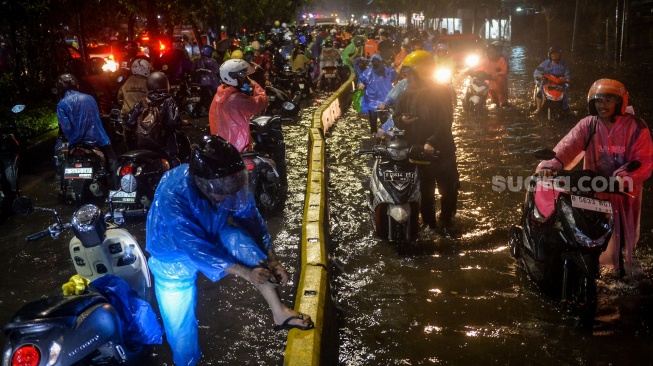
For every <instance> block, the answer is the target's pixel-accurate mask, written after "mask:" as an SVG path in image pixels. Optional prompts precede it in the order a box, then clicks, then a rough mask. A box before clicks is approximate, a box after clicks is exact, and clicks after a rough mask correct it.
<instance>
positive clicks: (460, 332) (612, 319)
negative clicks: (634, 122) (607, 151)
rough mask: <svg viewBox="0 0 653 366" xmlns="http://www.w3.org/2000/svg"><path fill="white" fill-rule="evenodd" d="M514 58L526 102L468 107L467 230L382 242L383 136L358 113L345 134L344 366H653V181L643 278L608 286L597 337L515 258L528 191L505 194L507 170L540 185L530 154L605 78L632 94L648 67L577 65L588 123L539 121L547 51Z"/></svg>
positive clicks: (576, 82) (341, 226) (337, 201)
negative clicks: (375, 212)
mask: <svg viewBox="0 0 653 366" xmlns="http://www.w3.org/2000/svg"><path fill="white" fill-rule="evenodd" d="M504 54H506V55H507V56H509V58H510V68H511V73H510V74H509V77H510V98H511V99H510V101H511V103H512V104H513V107H512V108H510V109H502V110H493V111H490V112H489V114H488V116H486V117H472V116H467V115H463V114H462V108H461V107H460V106H458V108H456V112H455V122H454V126H453V132H454V137H455V139H456V144H457V151H458V161H459V171H460V176H461V177H460V180H461V189H460V195H459V202H458V215H457V218H456V224H455V229H454V230H453V232H452V233H449V234H446V233H444V234H443V233H442V232H441V231H440V232H436V233H430V234H424V233H422V234H421V236H420V237H419V238H418V240H417V242H416V243H415V244H414V245H412V246H411V247H410V249H409V250H408V253H407V254H403V253H402V254H399V253H398V251H397V250H396V248H395V247H394V245H392V244H390V243H388V242H386V241H384V240H381V239H379V238H377V237H375V236H374V234H373V229H372V224H371V221H370V219H369V217H368V209H367V206H366V205H367V203H366V197H367V181H368V179H369V175H370V174H371V169H370V167H371V159H372V158H370V157H368V156H365V157H359V156H357V155H355V151H356V150H357V149H359V148H360V147H361V143H362V142H363V141H365V140H366V139H369V135H368V132H367V131H368V129H369V128H368V127H367V119H366V118H364V117H363V116H359V115H357V114H356V113H352V112H350V113H349V114H348V115H347V116H346V117H345V118H344V119H343V120H341V121H339V122H338V124H337V125H336V128H335V129H334V131H332V133H331V138H330V139H329V140H328V162H329V187H330V188H332V189H331V190H330V191H329V194H330V197H329V199H330V211H331V238H332V247H333V250H332V253H331V255H332V269H333V273H332V274H333V276H332V278H333V282H332V285H333V288H334V292H335V302H336V307H337V309H338V310H339V314H340V317H339V361H340V364H341V365H428V364H452V365H474V364H485V365H510V364H520V365H521V364H530V365H547V364H569V365H609V364H614V365H619V364H624V365H625V364H651V362H653V348H652V347H651V345H652V341H653V336H652V334H651V330H652V329H651V326H653V316H652V315H651V314H652V313H653V301H652V300H653V297H652V293H651V289H652V286H651V284H652V283H651V274H652V272H653V268H652V267H653V253H652V249H653V240H652V234H651V229H652V228H653V222H652V221H651V220H650V219H647V214H648V217H650V213H651V210H650V208H648V207H651V202H653V192H651V182H648V184H647V186H646V190H645V192H644V195H645V202H644V207H645V209H644V213H643V217H644V219H643V220H642V238H641V239H640V244H639V246H638V248H637V251H636V253H635V259H636V265H635V271H634V273H633V274H631V275H630V276H629V277H628V278H626V279H625V280H623V281H621V280H616V279H614V278H607V277H605V278H604V279H602V280H600V281H599V301H600V303H599V306H598V314H597V319H596V320H597V321H596V325H595V326H594V329H593V331H591V332H583V331H581V330H579V329H577V328H576V327H575V321H574V319H573V318H572V317H571V316H570V315H568V314H567V313H565V312H563V311H562V310H560V309H559V308H558V307H557V306H556V304H555V303H554V302H553V301H551V300H549V299H548V298H546V297H545V296H543V295H541V294H540V293H539V292H538V290H537V288H536V287H535V286H534V285H533V284H531V283H530V282H529V280H528V278H527V276H526V275H525V272H524V271H523V270H522V269H521V268H519V266H518V265H517V264H516V262H515V260H514V259H513V258H512V257H511V256H510V254H509V251H508V247H507V239H508V229H509V227H510V225H512V224H517V223H518V220H519V212H520V205H521V203H522V202H523V199H524V191H521V192H508V191H504V192H497V191H495V190H494V189H493V187H492V177H494V176H503V177H508V176H513V177H526V176H528V175H529V173H531V172H532V171H533V170H534V169H535V166H536V165H537V163H538V161H536V160H535V159H534V158H533V157H532V156H531V155H530V152H532V151H534V150H536V149H539V148H542V147H553V146H555V144H556V142H557V141H558V140H559V139H560V138H561V137H562V136H563V135H564V134H565V133H566V132H567V131H568V130H569V129H570V128H571V127H572V126H573V125H574V124H575V122H577V121H578V120H579V119H580V117H582V116H584V115H585V113H586V112H585V111H586V106H585V103H586V102H585V100H586V99H585V98H586V93H587V90H588V89H589V86H590V85H591V84H592V82H594V80H596V79H599V78H601V77H614V78H617V79H620V80H622V81H623V82H624V83H625V84H626V86H627V87H630V86H631V85H633V84H634V83H635V82H636V81H637V78H636V77H633V76H634V75H637V71H636V70H633V69H627V68H624V69H618V68H615V67H614V66H613V65H612V64H610V63H609V62H597V61H592V60H573V61H570V60H568V61H570V63H571V67H572V80H573V81H572V84H571V85H572V89H571V94H570V100H571V108H572V110H574V111H575V112H576V113H577V117H574V118H571V119H570V120H569V121H562V122H553V121H547V120H544V119H535V118H531V117H529V115H528V108H529V104H530V99H529V97H530V93H531V88H532V84H533V82H532V72H533V70H534V69H535V67H536V66H537V65H538V64H539V62H541V61H542V60H541V59H540V58H539V57H537V58H533V57H532V55H533V54H536V55H546V51H544V50H540V51H537V50H533V49H531V50H529V49H528V48H526V47H511V48H508V49H506V50H505V51H504ZM639 70H646V68H645V67H642V68H639ZM633 87H634V89H631V95H633V96H634V97H633V99H631V100H633V101H635V103H636V104H635V110H636V111H639V112H641V113H642V114H644V115H648V116H649V117H650V113H651V110H650V107H649V106H650V103H647V102H650V96H649V95H638V93H637V89H636V86H635V85H633ZM642 96H645V97H646V98H648V99H645V98H642ZM459 97H460V94H459ZM635 97H639V99H636V98H635ZM647 108H648V109H647ZM645 118H646V117H645ZM649 119H650V118H649Z"/></svg>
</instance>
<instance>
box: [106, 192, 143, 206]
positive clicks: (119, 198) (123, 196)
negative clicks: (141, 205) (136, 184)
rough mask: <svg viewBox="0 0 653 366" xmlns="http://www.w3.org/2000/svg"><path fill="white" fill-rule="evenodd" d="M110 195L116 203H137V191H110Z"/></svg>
mask: <svg viewBox="0 0 653 366" xmlns="http://www.w3.org/2000/svg"><path fill="white" fill-rule="evenodd" d="M109 196H110V197H111V200H112V201H113V202H115V203H136V192H132V193H127V192H125V191H109Z"/></svg>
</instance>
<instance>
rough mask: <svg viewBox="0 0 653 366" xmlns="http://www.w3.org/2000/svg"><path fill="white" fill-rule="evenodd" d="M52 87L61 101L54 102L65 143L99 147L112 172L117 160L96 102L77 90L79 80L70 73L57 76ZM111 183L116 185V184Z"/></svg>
mask: <svg viewBox="0 0 653 366" xmlns="http://www.w3.org/2000/svg"><path fill="white" fill-rule="evenodd" d="M55 87H56V90H57V95H58V96H59V98H60V100H59V103H57V120H58V121H59V127H60V128H61V131H62V132H63V134H64V136H66V138H67V139H68V144H69V145H74V144H86V145H90V146H95V147H98V148H99V149H100V151H102V154H104V157H105V159H106V163H107V167H106V168H107V169H109V170H108V171H110V172H115V169H116V167H117V161H118V158H117V157H116V153H115V152H114V151H113V147H112V146H111V140H110V139H109V135H107V132H106V131H105V130H104V127H102V121H101V120H100V110H99V109H98V106H97V102H96V101H95V99H93V97H92V96H90V95H88V94H84V93H82V92H80V91H79V81H78V80H77V78H76V77H75V76H73V75H72V74H61V75H59V76H58V77H57V81H56V83H55ZM111 176H112V177H115V176H116V175H115V174H111ZM114 179H115V178H114ZM110 183H111V184H113V185H114V187H115V186H116V182H114V181H111V182H110Z"/></svg>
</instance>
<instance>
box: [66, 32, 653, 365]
mask: <svg viewBox="0 0 653 366" xmlns="http://www.w3.org/2000/svg"><path fill="white" fill-rule="evenodd" d="M438 37H439V33H438V32H437V31H431V30H429V31H414V30H409V31H405V30H402V29H398V30H392V31H390V30H389V29H380V28H378V27H377V28H367V29H366V28H359V27H349V26H348V27H340V26H335V27H316V28H310V27H303V28H297V27H291V26H287V25H286V24H285V23H284V24H280V23H278V22H276V23H275V24H274V26H273V27H272V28H271V29H268V30H267V31H260V32H257V33H254V34H241V35H230V36H228V37H225V38H224V39H222V40H216V42H214V43H213V44H206V45H202V46H201V47H199V56H198V57H196V58H195V59H194V60H191V58H190V57H189V56H188V54H187V53H186V51H185V50H183V49H182V48H178V47H174V45H170V46H169V47H167V48H166V49H162V50H157V52H158V51H160V52H158V53H156V52H152V53H151V54H150V55H136V56H135V57H134V58H133V59H132V60H130V61H129V62H128V64H127V65H128V69H123V70H120V72H118V73H105V72H103V71H102V65H101V62H96V61H93V62H91V63H89V65H88V72H87V74H86V75H84V76H83V78H82V80H78V78H76V77H75V76H73V75H71V74H68V73H66V74H62V75H60V76H59V78H58V79H57V82H56V89H57V92H58V96H59V104H58V106H57V116H58V119H59V124H60V127H61V131H62V134H63V135H65V137H66V138H67V139H68V140H69V143H71V144H74V143H77V142H84V143H86V144H89V145H95V146H97V147H99V148H100V149H101V150H102V153H103V154H104V156H105V158H106V164H107V169H108V170H109V171H111V172H115V170H116V153H115V151H114V147H116V146H121V147H122V146H124V147H123V148H124V149H125V150H132V149H156V150H160V151H163V152H164V153H165V154H166V156H167V157H168V160H169V161H170V163H171V166H172V167H173V168H175V167H179V168H178V169H176V170H174V169H173V170H172V173H170V174H167V175H166V177H167V179H168V180H167V181H164V182H163V183H162V184H161V186H160V191H161V192H163V193H159V190H157V193H159V194H157V196H156V197H155V205H154V206H153V207H155V209H154V210H153V211H152V214H151V215H150V216H149V218H148V225H151V227H152V228H153V230H149V231H148V233H147V250H148V251H149V252H150V253H151V255H152V258H153V259H151V260H150V265H151V266H152V271H153V274H154V278H155V287H156V295H157V299H158V301H159V305H160V307H161V310H162V317H163V321H164V324H165V328H166V332H167V334H168V341H169V342H170V345H171V347H172V349H173V353H174V358H175V363H177V364H194V363H196V362H197V360H198V359H199V357H200V356H201V351H200V349H199V347H198V345H197V339H196V338H197V333H196V320H195V315H194V310H195V309H194V306H195V296H196V289H195V284H194V282H195V278H196V275H197V272H202V273H204V274H206V275H207V277H209V278H211V279H212V280H218V279H220V278H222V277H223V276H225V275H226V274H235V275H239V276H242V277H244V278H246V279H247V280H248V281H250V282H251V283H253V284H255V286H256V287H257V288H258V289H259V290H260V291H261V293H262V294H263V296H264V297H265V299H266V300H267V301H268V304H269V305H270V308H271V310H272V312H273V316H274V320H275V323H276V324H277V326H278V327H280V328H279V329H290V328H299V329H310V328H311V327H312V326H313V323H312V321H311V320H310V318H309V317H308V316H306V315H304V314H301V313H297V312H294V311H292V310H290V309H289V308H287V307H286V306H285V305H283V304H282V303H280V301H279V299H278V294H277V293H276V290H275V289H274V287H275V286H276V285H278V284H279V283H286V282H287V281H288V274H287V273H286V270H285V269H284V268H283V266H282V265H281V264H280V263H279V262H278V261H277V260H276V257H275V254H274V251H273V249H272V243H271V240H270V237H269V233H267V228H266V227H265V223H264V222H263V221H262V219H261V217H260V215H259V213H258V212H257V211H256V210H255V209H254V208H253V206H252V199H250V198H247V197H246V194H245V195H244V196H243V194H244V193H243V192H244V187H245V186H246V184H247V183H246V179H244V178H243V175H245V173H244V171H245V170H246V168H245V166H244V165H243V162H242V159H241V158H240V155H238V154H239V153H240V152H242V151H246V150H250V149H252V142H251V136H250V131H249V123H250V118H251V117H252V116H254V115H255V114H258V113H262V112H263V111H264V110H265V109H266V107H267V105H268V98H267V95H266V87H269V86H275V85H278V83H279V81H278V79H279V78H282V77H283V74H284V73H286V75H287V74H290V75H299V78H300V79H299V80H301V81H302V82H301V83H302V84H305V90H304V94H305V95H307V96H310V95H311V94H313V93H314V92H315V91H317V90H319V89H322V86H323V85H325V84H324V83H325V82H326V80H327V79H330V78H334V79H337V80H340V81H341V82H342V81H344V79H343V78H342V77H341V76H340V75H341V74H340V73H341V71H337V70H339V68H343V69H344V70H345V71H346V72H351V73H355V74H356V76H357V82H356V85H357V86H358V88H359V90H361V91H362V94H363V96H362V99H361V107H362V109H361V112H363V113H366V114H367V115H368V118H369V128H370V132H371V134H372V135H375V134H377V137H379V138H380V137H381V136H383V135H386V134H388V133H391V132H390V129H389V127H390V126H393V125H394V126H395V127H397V128H399V129H401V130H405V131H406V134H405V138H406V139H408V140H409V141H410V143H412V144H415V145H419V146H420V147H421V148H422V149H423V151H424V152H425V153H431V154H436V153H437V154H438V161H437V162H434V163H431V164H429V165H426V166H423V167H420V186H421V191H422V198H421V199H422V207H421V215H422V220H423V224H424V226H425V227H428V228H430V229H435V228H436V227H437V226H438V222H439V223H441V225H442V226H444V227H450V226H452V225H453V223H454V217H455V215H456V210H457V196H458V189H459V187H460V183H459V180H458V179H459V174H458V171H457V161H456V152H455V150H456V146H455V142H454V138H453V136H452V131H451V128H452V123H453V110H454V106H453V105H452V103H451V91H450V89H449V88H448V87H446V86H443V85H440V84H437V83H434V82H432V81H433V74H434V71H435V68H436V67H437V65H446V66H447V67H450V68H454V69H455V62H454V61H453V60H452V59H451V57H450V56H449V55H448V52H447V51H448V50H447V45H446V44H444V43H438ZM225 44H226V45H227V46H226V47H224V45H225ZM484 51H485V58H484V59H483V60H481V62H480V64H479V65H478V66H475V68H476V69H478V70H482V71H485V72H486V74H487V75H488V84H489V98H490V99H491V101H492V102H493V103H495V104H496V106H497V108H508V107H510V103H509V95H508V78H507V75H508V72H509V63H508V60H507V58H506V57H505V56H504V55H502V50H501V47H500V46H499V45H496V44H490V45H488V46H487V47H485V49H484ZM561 55H562V50H561V49H560V48H558V47H552V48H551V49H550V50H549V51H548V55H547V59H546V60H545V61H544V62H542V64H541V65H540V66H539V67H538V69H537V70H535V72H534V74H533V77H534V79H535V82H536V83H537V85H538V86H537V88H538V89H537V92H536V93H535V94H534V98H535V100H534V101H533V102H534V106H535V108H534V113H539V112H540V109H541V108H542V106H543V101H542V100H543V98H545V97H544V95H543V88H544V85H545V82H543V80H546V79H545V77H544V75H545V74H555V75H558V76H561V77H563V79H564V80H562V83H563V84H564V87H563V88H564V90H565V91H566V88H567V87H568V85H567V83H568V82H569V80H570V78H571V76H570V71H569V67H568V65H567V64H566V63H565V62H563V61H562V59H561ZM330 68H331V69H332V70H336V72H335V74H331V73H330V71H329V69H330ZM343 69H340V70H343ZM118 74H120V75H121V76H122V77H121V78H118V77H117V75H118ZM185 75H190V78H191V80H192V81H193V82H194V83H197V84H200V85H202V86H204V87H206V88H207V89H208V90H209V93H210V94H209V95H210V108H208V110H207V112H208V121H209V127H210V132H211V135H214V136H211V137H207V138H205V140H204V141H202V142H198V143H199V144H198V145H196V146H195V147H194V149H193V151H192V153H191V155H190V156H189V157H187V159H182V158H181V157H180V156H179V147H178V144H177V141H176V135H175V131H176V130H178V129H179V128H180V127H181V126H182V125H183V123H184V122H183V121H182V118H181V110H180V104H181V103H183V101H181V100H179V99H177V98H175V95H174V94H173V92H172V91H171V85H173V84H177V83H179V82H180V81H181V80H183V79H184V76H185ZM331 75H335V76H331ZM119 79H120V80H119ZM288 92H289V93H292V92H293V91H290V90H288ZM627 98H628V94H627V92H626V91H625V87H623V85H621V84H615V83H613V82H604V83H603V84H599V85H597V86H596V87H594V86H593V89H592V90H591V91H590V95H589V96H588V102H589V105H590V111H591V112H592V113H591V114H592V115H594V116H597V115H598V116H599V122H602V124H599V125H598V126H599V127H597V126H596V123H595V124H594V125H590V122H589V119H591V118H590V117H588V118H589V119H587V120H583V121H582V126H581V125H579V126H580V127H576V128H575V130H574V131H572V133H571V134H572V135H573V136H571V135H570V136H568V137H566V138H565V139H564V140H563V141H562V142H561V144H560V145H559V146H558V147H557V150H558V151H557V152H558V153H559V155H560V156H561V159H562V160H563V161H560V159H558V160H557V162H554V161H551V162H550V164H557V165H560V167H564V166H572V165H574V164H575V163H576V162H577V161H578V159H577V155H579V154H580V153H581V152H583V150H586V149H587V147H588V143H587V142H585V141H586V140H588V139H592V138H594V139H595V140H596V141H594V140H593V142H592V143H589V146H590V147H591V148H595V149H596V151H595V155H591V154H586V156H595V159H594V160H595V161H594V163H595V164H597V165H599V166H600V163H601V162H604V160H605V159H604V158H603V155H604V154H603V153H604V152H605V151H603V150H601V149H602V147H601V146H603V145H601V141H599V139H600V138H604V139H606V141H607V139H609V137H608V136H609V133H610V130H611V129H612V128H613V127H614V128H615V130H619V125H618V123H619V122H622V124H626V123H627V131H625V130H624V131H623V133H621V132H620V133H621V135H619V136H621V139H622V140H624V141H626V142H629V141H631V140H632V141H636V145H637V146H638V148H637V152H636V153H635V152H632V153H631V152H629V151H630V150H628V149H626V145H627V146H628V147H629V146H630V145H631V143H627V144H626V143H620V142H614V141H612V142H610V143H609V144H608V146H609V147H608V148H607V149H608V150H609V149H613V148H612V146H617V145H618V146H617V147H616V148H615V149H616V150H614V149H613V150H614V151H612V150H610V151H612V152H613V153H614V154H621V155H623V156H622V157H620V158H619V159H617V158H616V157H613V160H615V161H614V162H611V164H612V165H611V166H610V168H609V169H607V168H606V169H607V170H606V171H605V172H604V173H605V174H619V175H620V176H625V175H628V174H627V173H625V172H624V170H623V169H620V167H621V165H623V164H624V163H627V161H625V160H628V159H630V155H632V156H636V157H637V159H638V160H640V161H641V162H642V164H643V168H642V169H640V170H639V171H638V172H637V174H636V179H637V183H638V184H639V186H638V188H640V191H641V182H642V181H643V180H645V179H647V178H648V176H650V174H651V170H652V169H653V166H652V164H651V152H652V151H653V148H652V147H651V141H650V136H649V134H645V135H647V136H649V138H648V139H645V138H639V139H634V138H633V136H632V133H633V131H642V130H646V128H645V124H643V122H640V121H641V120H639V119H637V118H636V117H634V116H632V114H628V113H627V112H626V107H627ZM454 100H455V98H454ZM113 108H118V109H120V114H121V119H122V125H121V127H120V128H122V131H119V132H120V133H119V134H117V135H115V134H108V133H107V132H108V131H106V128H112V127H111V126H109V127H107V124H106V123H105V124H104V126H103V123H102V120H101V116H103V115H108V114H109V113H110V111H111V109H113ZM562 108H563V111H564V112H565V113H568V112H569V103H568V98H567V94H566V93H565V94H564V100H563V103H562ZM153 109H154V111H152V110H153ZM157 124H158V126H157ZM144 125H145V126H144ZM152 125H153V126H152ZM587 126H593V128H594V132H591V131H590V129H588V127H587ZM597 128H598V130H597ZM588 131H589V132H588ZM596 131H598V133H597V132H596ZM588 133H591V134H590V135H589V137H588V136H587V134H588ZM638 133H639V132H638ZM109 135H111V136H122V137H121V138H122V139H123V140H122V141H111V140H110V139H109ZM217 136H220V137H217ZM638 136H639V135H638ZM572 139H573V141H572ZM615 144H616V145H615ZM622 145H624V146H622ZM580 147H584V149H580ZM621 147H623V149H621V150H619V148H621ZM615 156H616V155H615ZM624 159H625V160H624ZM185 163H188V164H189V165H186V164H185ZM558 163H560V164H558ZM588 164H589V165H592V161H590V163H588V162H587V159H586V165H588ZM540 168H542V166H541V167H540ZM549 168H551V167H549V166H547V170H548V169H549ZM112 177H114V178H115V177H116V174H115V173H114V174H112ZM110 184H111V185H112V187H113V189H117V188H118V182H115V181H111V182H110ZM436 185H437V186H438V191H439V193H440V195H441V196H442V203H441V214H440V216H439V217H438V218H437V220H436V214H435V206H436V205H435V197H434V196H435V187H436ZM638 193H640V196H638V197H639V201H635V202H634V203H632V202H631V203H628V202H626V203H624V202H621V201H619V202H618V204H620V205H622V206H624V207H626V208H627V209H628V208H631V211H632V212H634V214H633V215H634V216H633V215H630V216H628V215H626V216H624V217H623V218H622V220H623V223H624V224H623V226H624V227H627V228H628V229H629V230H627V231H625V232H623V234H622V235H621V234H620V235H619V237H620V238H621V237H622V236H623V237H625V239H624V243H622V245H623V246H624V247H625V248H626V249H627V253H628V259H627V260H626V262H628V263H629V262H630V256H631V255H632V251H633V250H634V246H635V243H636V241H637V235H636V234H631V233H632V232H637V231H638V230H639V227H638V226H639V210H640V207H639V205H641V192H638ZM616 204H617V202H616V201H615V205H616ZM171 210H174V212H173V211H171ZM209 212H212V213H217V214H216V215H215V216H214V217H212V218H210V219H209V218H207V217H209V216H211V215H210V214H208V213H209ZM234 212H236V213H237V214H234ZM170 214H174V215H176V216H175V217H180V218H181V219H179V220H177V221H174V222H175V223H176V224H178V226H173V225H171V224H170V220H169V219H168V218H169V215H170ZM230 215H231V216H230ZM622 215H623V214H622ZM228 217H229V218H230V220H235V221H239V220H240V221H241V223H240V224H239V225H236V226H238V229H234V227H233V226H232V225H230V224H228V223H227V220H228ZM154 228H155V229H156V230H155V229H154ZM230 230H233V231H234V232H232V231H230ZM227 231H229V232H228V235H227V234H225V232H227ZM180 234H183V235H186V237H185V239H184V236H183V235H180ZM221 234H222V235H225V236H224V237H222V236H221ZM227 236H228V237H229V238H228V239H226V238H227ZM243 237H244V238H246V240H244V239H243ZM233 240H239V241H244V242H246V244H247V245H246V248H234V247H236V246H237V245H236V244H234V242H232V241H233ZM215 242H222V244H223V246H224V247H223V248H221V250H217V249H215V248H214V245H213V244H214V243H215ZM252 248H253V249H252ZM246 250H250V251H251V250H254V252H255V254H251V253H250V254H249V256H247V255H246V254H245V251H246ZM239 251H242V252H239ZM619 251H620V248H617V249H613V247H611V248H610V253H609V254H610V257H609V258H608V259H606V260H605V263H606V264H608V265H611V266H614V267H619V265H620V263H619V260H618V259H614V258H615V257H617V258H618V257H619V254H618V253H619ZM200 254H206V257H203V256H202V255H200ZM207 258H209V259H207ZM622 263H623V261H622ZM180 278H181V280H180ZM180 286H181V287H183V288H182V289H181V290H179V288H181V287H180ZM178 287H179V288H178ZM175 291H177V292H179V291H183V292H184V293H185V294H186V296H187V298H186V300H185V301H183V302H179V301H171V300H170V298H172V297H174V296H173V295H172V293H173V292H175ZM180 309H181V311H180ZM180 314H181V315H183V317H180ZM189 320H190V321H189ZM181 334H190V335H191V337H194V338H193V339H190V340H189V339H185V338H183V337H179V338H178V336H179V335H181ZM191 346H192V347H191Z"/></svg>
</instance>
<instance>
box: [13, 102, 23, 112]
mask: <svg viewBox="0 0 653 366" xmlns="http://www.w3.org/2000/svg"><path fill="white" fill-rule="evenodd" d="M23 109H25V105H24V104H17V105H15V106H14V107H13V108H11V111H12V112H14V113H20V112H22V111H23Z"/></svg>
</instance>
